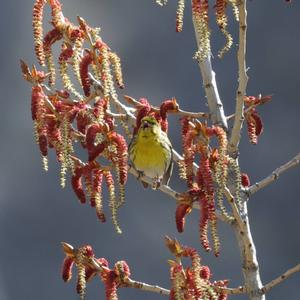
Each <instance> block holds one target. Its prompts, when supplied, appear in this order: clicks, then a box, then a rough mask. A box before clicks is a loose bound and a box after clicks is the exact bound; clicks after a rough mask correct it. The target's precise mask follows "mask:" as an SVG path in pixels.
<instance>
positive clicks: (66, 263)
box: [62, 257, 74, 282]
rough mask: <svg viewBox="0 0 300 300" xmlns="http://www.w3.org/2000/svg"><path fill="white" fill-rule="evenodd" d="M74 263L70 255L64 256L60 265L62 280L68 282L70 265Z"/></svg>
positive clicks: (70, 271) (70, 276) (70, 275)
mask: <svg viewBox="0 0 300 300" xmlns="http://www.w3.org/2000/svg"><path fill="white" fill-rule="evenodd" d="M73 265H74V260H73V258H71V257H66V258H65V259H64V261H63V265H62V279H63V281H64V282H68V281H70V280H71V278H72V267H73Z"/></svg>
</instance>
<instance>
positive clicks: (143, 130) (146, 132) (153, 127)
mask: <svg viewBox="0 0 300 300" xmlns="http://www.w3.org/2000/svg"><path fill="white" fill-rule="evenodd" d="M160 130H161V129H160V124H159V123H158V121H157V120H156V119H155V118H154V117H151V116H146V117H144V118H143V119H142V121H141V126H140V129H139V134H140V135H141V136H142V137H145V138H147V137H150V136H154V135H156V134H159V133H160Z"/></svg>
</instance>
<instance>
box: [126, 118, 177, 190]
mask: <svg viewBox="0 0 300 300" xmlns="http://www.w3.org/2000/svg"><path fill="white" fill-rule="evenodd" d="M129 157H130V160H131V162H132V166H133V167H134V169H135V170H137V171H138V172H139V173H140V174H142V175H145V176H147V177H149V178H152V179H153V188H157V187H159V185H160V184H168V182H169V180H170V176H171V173H172V168H173V161H172V145H171V142H170V140H169V138H168V136H167V134H166V133H165V132H163V131H162V130H161V127H160V125H159V123H158V122H157V120H156V119H155V118H154V117H149V116H147V117H144V118H143V119H142V121H141V126H140V128H139V130H138V132H137V134H136V135H135V136H134V137H133V139H132V141H131V143H130V145H129ZM143 184H144V183H143ZM144 185H145V184H144Z"/></svg>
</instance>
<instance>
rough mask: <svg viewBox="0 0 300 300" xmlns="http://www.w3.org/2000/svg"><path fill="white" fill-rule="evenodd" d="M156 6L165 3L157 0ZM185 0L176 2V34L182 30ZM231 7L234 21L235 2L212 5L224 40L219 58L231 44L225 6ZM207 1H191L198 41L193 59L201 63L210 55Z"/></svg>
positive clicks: (237, 11)
mask: <svg viewBox="0 0 300 300" xmlns="http://www.w3.org/2000/svg"><path fill="white" fill-rule="evenodd" d="M156 2H157V4H159V5H160V6H163V5H165V4H166V2H167V1H161V0H159V1H158V0H157V1H156ZM185 2H186V0H178V2H177V10H176V32H181V31H182V28H183V15H184V9H185ZM228 4H229V5H231V7H232V9H233V14H234V16H235V19H236V20H237V21H238V20H239V10H238V1H237V0H216V1H215V4H214V5H213V9H214V10H215V15H216V23H217V25H218V27H219V29H220V31H221V32H222V33H223V35H224V36H225V38H226V43H225V45H224V47H223V48H222V49H221V50H219V53H218V56H219V57H220V58H222V57H223V55H224V54H225V53H226V52H227V51H229V49H230V48H231V46H232V44H233V39H232V36H231V34H230V33H229V32H228V30H227V26H228V13H227V11H226V8H227V5H228ZM208 15H209V0H192V16H193V22H194V25H195V30H196V34H197V36H198V39H199V49H198V51H197V52H196V53H195V56H194V58H195V59H198V60H200V61H203V60H205V59H206V58H207V56H208V55H210V51H211V50H210V28H209V18H208Z"/></svg>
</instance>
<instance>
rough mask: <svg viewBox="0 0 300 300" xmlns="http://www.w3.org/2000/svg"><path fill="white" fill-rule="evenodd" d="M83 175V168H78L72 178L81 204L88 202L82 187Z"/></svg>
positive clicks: (73, 186)
mask: <svg viewBox="0 0 300 300" xmlns="http://www.w3.org/2000/svg"><path fill="white" fill-rule="evenodd" d="M82 173H83V169H82V167H80V166H78V167H77V168H75V172H74V175H73V176H72V179H71V183H72V188H73V190H74V192H75V194H76V196H77V197H78V199H79V200H80V202H81V203H82V204H84V203H85V202H86V197H85V193H84V190H83V186H82Z"/></svg>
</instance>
